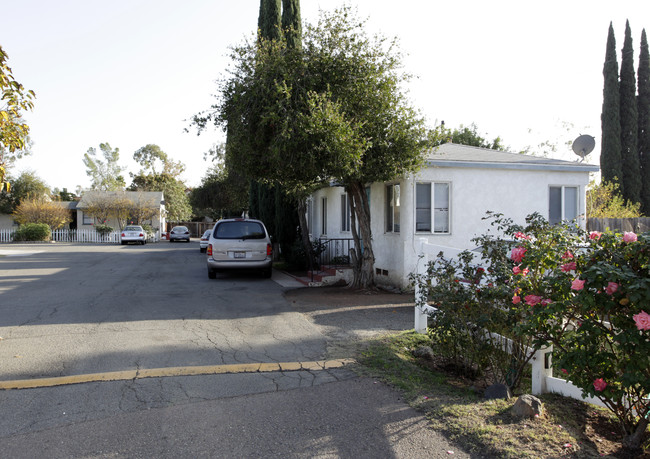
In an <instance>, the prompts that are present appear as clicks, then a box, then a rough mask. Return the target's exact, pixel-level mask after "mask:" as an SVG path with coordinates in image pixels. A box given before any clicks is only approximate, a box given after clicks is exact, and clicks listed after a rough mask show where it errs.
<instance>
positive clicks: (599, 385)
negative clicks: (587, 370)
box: [594, 378, 607, 392]
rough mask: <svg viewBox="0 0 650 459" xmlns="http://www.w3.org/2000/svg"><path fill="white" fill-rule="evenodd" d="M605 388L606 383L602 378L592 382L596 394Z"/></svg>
mask: <svg viewBox="0 0 650 459" xmlns="http://www.w3.org/2000/svg"><path fill="white" fill-rule="evenodd" d="M606 387H607V383H606V382H605V381H603V378H598V379H596V380H595V381H594V389H596V391H597V392H602V391H604V390H605V388H606Z"/></svg>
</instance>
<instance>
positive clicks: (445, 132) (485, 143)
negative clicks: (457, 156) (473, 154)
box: [438, 123, 506, 150]
mask: <svg viewBox="0 0 650 459" xmlns="http://www.w3.org/2000/svg"><path fill="white" fill-rule="evenodd" d="M438 135H439V137H440V143H447V142H453V143H457V144H460V145H470V146H473V147H480V148H489V149H490V150H505V149H506V147H505V146H504V145H503V141H502V140H501V137H496V138H495V139H494V140H492V141H489V140H487V139H485V138H484V137H483V136H482V135H481V134H479V132H478V127H477V126H476V124H475V123H472V124H470V125H469V126H463V125H462V124H461V125H460V127H459V128H454V129H453V130H452V129H447V128H445V127H444V126H442V127H441V129H440V133H439V134H438Z"/></svg>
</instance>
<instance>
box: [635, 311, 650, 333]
mask: <svg viewBox="0 0 650 459" xmlns="http://www.w3.org/2000/svg"><path fill="white" fill-rule="evenodd" d="M632 318H633V319H634V322H636V328H638V329H639V330H650V314H648V313H647V312H645V311H641V312H640V313H638V314H636V315H634V316H632Z"/></svg>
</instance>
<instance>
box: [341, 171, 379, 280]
mask: <svg viewBox="0 0 650 459" xmlns="http://www.w3.org/2000/svg"><path fill="white" fill-rule="evenodd" d="M346 188H347V191H348V194H349V195H350V197H351V199H352V200H351V207H352V210H353V212H354V217H355V220H356V223H358V224H359V233H360V234H359V235H360V236H361V241H357V240H355V247H356V248H357V249H356V250H355V254H356V256H357V260H353V261H356V263H354V264H353V269H354V270H355V271H354V282H353V287H357V288H373V287H374V286H375V272H374V269H375V254H374V252H373V250H372V231H371V229H370V205H369V203H368V195H367V194H366V189H365V187H364V185H363V183H361V182H359V181H355V182H351V183H349V184H348V186H347V187H346ZM355 232H356V231H355ZM353 236H354V235H353ZM361 244H363V252H362V251H361Z"/></svg>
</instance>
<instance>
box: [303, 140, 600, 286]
mask: <svg viewBox="0 0 650 459" xmlns="http://www.w3.org/2000/svg"><path fill="white" fill-rule="evenodd" d="M598 170H599V168H598V166H594V165H590V164H585V163H579V162H571V161H561V160H555V159H547V158H540V157H535V156H529V155H522V154H517V153H509V152H502V151H495V150H489V149H484V148H477V147H469V146H465V145H456V144H451V143H448V144H444V145H441V146H439V147H437V148H436V149H435V150H433V151H432V152H431V153H430V155H429V157H428V159H427V161H426V163H425V166H424V167H422V169H421V170H420V171H418V172H417V173H414V174H411V175H409V176H408V177H403V178H401V179H399V180H395V181H391V182H386V183H373V184H370V185H369V186H368V188H367V192H368V193H369V197H370V214H371V227H372V235H373V250H374V253H375V278H376V281H377V283H379V284H388V285H395V286H399V287H406V286H407V285H408V277H409V274H410V273H411V272H414V271H415V267H416V263H417V260H418V253H417V247H418V243H417V241H418V240H419V239H420V238H426V239H427V240H428V242H430V243H432V244H436V245H440V246H445V247H450V248H456V249H472V248H474V245H473V243H472V242H471V240H472V238H474V237H476V236H479V235H481V234H483V233H485V232H486V231H487V230H488V228H489V226H490V223H489V221H484V220H482V218H483V217H484V216H485V215H486V212H487V211H493V212H500V213H502V214H504V216H506V217H509V218H512V219H513V220H514V221H515V222H517V223H522V224H523V223H524V219H525V217H526V216H527V215H529V214H531V213H533V212H539V213H540V214H541V215H542V216H544V217H545V218H546V219H548V220H549V221H551V222H559V221H560V220H574V219H575V220H577V221H578V223H579V224H580V225H581V226H582V227H583V228H584V226H585V208H586V198H585V196H586V187H587V185H588V184H589V173H590V172H597V171H598ZM349 215H350V214H349V205H348V197H347V195H346V193H345V190H344V189H343V188H342V187H338V186H332V187H327V188H322V189H320V190H318V191H317V192H315V193H313V194H312V196H311V197H310V200H309V205H308V223H309V228H310V232H311V237H312V239H317V238H321V239H336V238H352V234H351V232H350V223H349V218H350V217H349Z"/></svg>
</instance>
